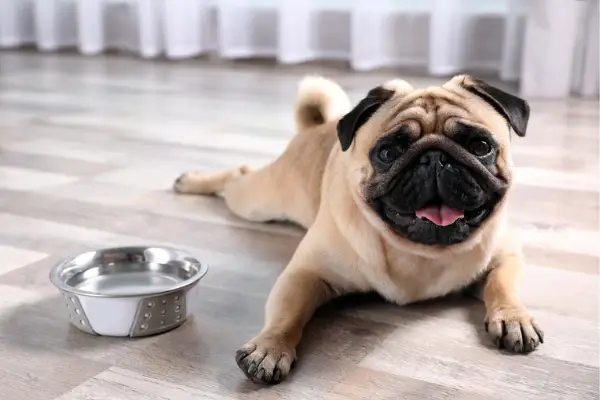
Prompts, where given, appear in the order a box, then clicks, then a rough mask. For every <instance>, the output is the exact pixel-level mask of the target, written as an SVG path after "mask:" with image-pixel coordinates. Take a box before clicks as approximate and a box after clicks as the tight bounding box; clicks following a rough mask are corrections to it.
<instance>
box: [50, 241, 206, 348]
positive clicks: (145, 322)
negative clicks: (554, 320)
mask: <svg viewBox="0 0 600 400" xmlns="http://www.w3.org/2000/svg"><path fill="white" fill-rule="evenodd" d="M207 270H208V267H207V266H206V265H205V264H201V263H200V262H199V261H198V260H196V259H195V258H193V257H192V256H190V255H189V254H186V253H185V252H183V251H180V250H176V249H173V248H169V247H117V248H108V249H102V250H96V251H89V252H86V253H82V254H79V255H76V256H74V257H71V258H69V259H67V260H65V261H63V262H61V263H59V264H57V265H55V266H54V267H53V268H52V270H51V271H50V280H51V281H52V283H53V284H54V285H55V286H56V287H57V288H58V290H60V292H61V294H62V295H63V297H64V299H65V304H66V307H65V310H66V311H67V313H68V316H69V319H70V321H71V323H72V324H73V325H74V326H76V327H77V328H78V329H80V330H82V331H84V332H87V333H91V334H95V335H103V336H130V337H138V336H147V335H154V334H157V333H161V332H166V331H168V330H171V329H174V328H176V327H177V326H179V325H181V324H182V323H183V322H184V321H185V320H186V319H187V317H188V305H189V303H190V301H194V299H195V298H196V297H197V289H198V286H197V285H196V284H197V283H198V281H199V280H200V279H201V278H202V277H203V276H204V275H205V274H206V272H207Z"/></svg>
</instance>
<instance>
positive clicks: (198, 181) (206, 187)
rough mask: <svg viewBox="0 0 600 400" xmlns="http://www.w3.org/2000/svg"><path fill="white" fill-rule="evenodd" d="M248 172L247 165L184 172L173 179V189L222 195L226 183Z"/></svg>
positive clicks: (181, 191)
mask: <svg viewBox="0 0 600 400" xmlns="http://www.w3.org/2000/svg"><path fill="white" fill-rule="evenodd" d="M250 172H251V169H250V167H248V166H241V167H237V168H232V169H229V170H225V171H219V172H199V171H192V172H186V173H184V174H182V175H180V176H179V178H177V179H176V180H175V183H174V185H173V190H174V191H175V192H177V193H182V194H197V195H205V196H210V195H222V192H223V191H224V190H225V186H226V185H227V183H229V182H230V181H232V180H235V179H237V178H239V177H241V176H243V175H246V174H248V173H250Z"/></svg>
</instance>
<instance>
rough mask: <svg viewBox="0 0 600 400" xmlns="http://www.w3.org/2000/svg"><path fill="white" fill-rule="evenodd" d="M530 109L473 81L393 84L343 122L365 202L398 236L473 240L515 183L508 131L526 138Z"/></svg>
mask: <svg viewBox="0 0 600 400" xmlns="http://www.w3.org/2000/svg"><path fill="white" fill-rule="evenodd" d="M528 118H529V106H528V105H527V103H526V102H525V101H524V100H522V99H520V98H518V97H515V96H513V95H510V94H508V93H505V92H503V91H501V90H499V89H497V88H494V87H492V86H489V85H487V84H486V83H485V82H483V81H480V80H476V79H474V78H471V77H469V76H465V75H462V76H457V77H455V78H453V79H452V80H450V81H449V82H447V83H446V84H445V85H443V86H441V87H435V88H428V89H424V90H414V89H413V88H412V87H410V86H409V85H408V84H407V83H406V82H404V81H391V82H388V83H387V84H385V85H383V86H380V87H377V88H375V89H373V90H371V91H370V92H369V94H368V95H367V97H366V98H365V99H363V100H362V101H361V102H360V103H359V104H358V105H357V106H356V107H355V108H354V109H353V110H352V111H351V112H349V113H348V114H347V115H345V116H344V117H343V118H342V119H341V120H340V121H339V123H338V136H339V140H340V144H341V148H342V150H343V151H344V152H346V154H347V157H349V164H348V167H349V171H350V172H351V173H352V174H354V175H353V177H354V178H355V179H354V181H353V182H352V183H351V184H352V185H355V186H356V190H357V191H358V194H359V197H360V198H361V201H364V203H365V204H367V205H368V209H369V210H370V212H372V213H374V214H375V215H377V216H378V218H379V222H381V221H383V222H384V223H385V226H386V229H387V230H389V231H391V232H393V235H395V236H397V237H399V238H400V239H401V240H408V241H410V242H412V243H417V244H420V245H438V246H450V245H458V244H461V243H464V242H467V241H468V240H469V239H470V238H471V237H472V236H473V235H474V233H475V232H477V231H478V230H479V229H480V228H481V227H482V226H483V225H485V223H486V221H488V220H489V219H490V218H492V217H493V216H494V214H495V212H496V211H497V209H498V207H499V205H500V204H502V202H503V200H504V197H505V195H506V193H507V190H508V189H509V187H510V183H511V174H510V164H511V159H510V139H511V138H510V131H511V128H512V130H514V131H515V132H516V134H517V135H519V136H524V135H525V131H526V128H527V122H528Z"/></svg>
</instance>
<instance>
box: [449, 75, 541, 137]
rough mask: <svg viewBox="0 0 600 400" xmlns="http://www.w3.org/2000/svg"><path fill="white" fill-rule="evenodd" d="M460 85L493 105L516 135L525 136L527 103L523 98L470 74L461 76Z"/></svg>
mask: <svg viewBox="0 0 600 400" xmlns="http://www.w3.org/2000/svg"><path fill="white" fill-rule="evenodd" d="M460 85H461V86H462V87H463V88H464V89H466V90H467V91H469V92H471V93H472V94H474V95H476V96H479V97H480V98H482V99H483V100H484V101H486V102H487V103H488V104H490V105H491V106H492V107H494V109H495V110H496V112H498V113H499V114H500V115H502V116H503V117H504V118H505V119H506V121H508V124H509V125H510V126H511V128H512V129H513V130H514V131H515V133H516V134H517V135H519V136H521V137H523V136H525V132H526V131H527V123H528V122H529V104H527V102H526V101H525V100H523V99H521V98H520V97H517V96H513V95H512V94H510V93H506V92H505V91H503V90H500V89H498V88H496V87H494V86H491V85H488V84H487V83H485V82H484V81H483V80H481V79H477V78H473V77H470V76H463V77H462V81H461V83H460Z"/></svg>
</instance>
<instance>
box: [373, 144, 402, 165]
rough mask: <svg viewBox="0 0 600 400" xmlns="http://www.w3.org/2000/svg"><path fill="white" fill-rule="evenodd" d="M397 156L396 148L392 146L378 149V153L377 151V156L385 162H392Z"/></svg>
mask: <svg viewBox="0 0 600 400" xmlns="http://www.w3.org/2000/svg"><path fill="white" fill-rule="evenodd" d="M398 156H399V153H398V149H396V148H394V147H386V148H385V149H381V150H379V153H377V158H379V160H381V162H384V163H386V164H389V163H391V162H394V161H395V160H396V158H398Z"/></svg>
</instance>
